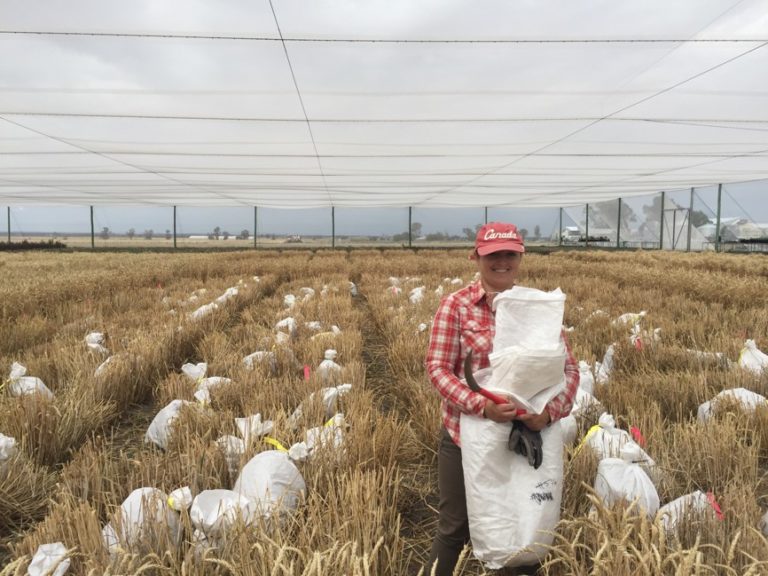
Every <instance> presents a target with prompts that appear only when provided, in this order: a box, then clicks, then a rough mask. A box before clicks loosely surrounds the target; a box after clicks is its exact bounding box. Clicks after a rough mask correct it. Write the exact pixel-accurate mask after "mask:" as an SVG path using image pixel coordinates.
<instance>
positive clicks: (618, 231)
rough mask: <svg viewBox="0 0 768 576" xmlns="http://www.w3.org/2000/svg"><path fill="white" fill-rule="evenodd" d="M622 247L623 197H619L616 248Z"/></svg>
mask: <svg viewBox="0 0 768 576" xmlns="http://www.w3.org/2000/svg"><path fill="white" fill-rule="evenodd" d="M620 247H621V198H619V215H618V217H617V218H616V248H620Z"/></svg>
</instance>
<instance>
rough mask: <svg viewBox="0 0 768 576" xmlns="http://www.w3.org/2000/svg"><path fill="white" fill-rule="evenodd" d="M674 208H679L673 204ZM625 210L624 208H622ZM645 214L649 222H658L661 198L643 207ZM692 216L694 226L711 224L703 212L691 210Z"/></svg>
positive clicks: (657, 197) (658, 197) (655, 197)
mask: <svg viewBox="0 0 768 576" xmlns="http://www.w3.org/2000/svg"><path fill="white" fill-rule="evenodd" d="M673 206H677V204H674V203H673ZM667 207H669V204H667ZM623 210H624V208H623V207H622V211H623ZM643 214H645V219H646V220H647V221H648V222H658V221H659V216H660V215H661V196H654V197H653V202H651V203H650V204H647V205H645V206H643ZM690 214H691V223H692V224H693V225H694V226H702V225H704V224H707V223H708V222H709V217H708V216H707V215H706V214H705V213H704V212H702V211H701V210H691V212H690Z"/></svg>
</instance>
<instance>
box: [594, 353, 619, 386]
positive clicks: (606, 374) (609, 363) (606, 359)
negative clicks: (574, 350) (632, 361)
mask: <svg viewBox="0 0 768 576" xmlns="http://www.w3.org/2000/svg"><path fill="white" fill-rule="evenodd" d="M615 352H616V345H615V344H611V345H610V346H608V348H607V350H606V351H605V354H604V355H603V361H602V362H598V363H596V365H595V382H597V383H598V384H607V383H608V380H609V379H610V378H611V371H612V370H613V355H614V353H615Z"/></svg>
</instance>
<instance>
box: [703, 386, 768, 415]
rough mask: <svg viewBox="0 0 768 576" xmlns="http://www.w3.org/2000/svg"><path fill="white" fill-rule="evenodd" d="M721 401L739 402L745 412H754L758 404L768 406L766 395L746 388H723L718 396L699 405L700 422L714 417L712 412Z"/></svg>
mask: <svg viewBox="0 0 768 576" xmlns="http://www.w3.org/2000/svg"><path fill="white" fill-rule="evenodd" d="M721 402H732V403H735V404H739V405H740V406H741V409H742V410H744V411H745V412H750V413H751V412H754V411H755V409H756V408H757V407H758V406H768V400H766V398H765V396H762V395H760V394H758V393H756V392H752V391H751V390H747V389H746V388H730V389H728V390H723V391H722V392H720V393H719V394H718V395H717V396H715V397H714V398H712V400H710V401H709V402H704V403H703V404H701V405H700V406H699V409H698V411H697V414H696V417H697V419H698V420H699V422H706V421H707V420H709V419H710V418H711V417H712V414H713V413H714V412H715V410H716V409H717V405H718V404H719V403H721Z"/></svg>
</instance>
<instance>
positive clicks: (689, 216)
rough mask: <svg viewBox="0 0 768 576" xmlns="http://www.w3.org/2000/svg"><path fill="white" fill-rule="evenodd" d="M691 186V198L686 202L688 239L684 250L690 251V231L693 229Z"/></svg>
mask: <svg viewBox="0 0 768 576" xmlns="http://www.w3.org/2000/svg"><path fill="white" fill-rule="evenodd" d="M693 190H694V189H693V188H691V200H690V202H688V241H687V243H686V245H685V251H686V252H690V251H691V231H692V230H693V219H692V218H691V216H693Z"/></svg>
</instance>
